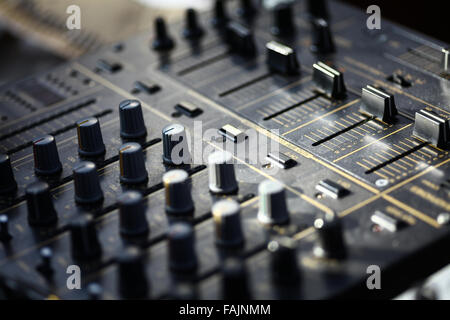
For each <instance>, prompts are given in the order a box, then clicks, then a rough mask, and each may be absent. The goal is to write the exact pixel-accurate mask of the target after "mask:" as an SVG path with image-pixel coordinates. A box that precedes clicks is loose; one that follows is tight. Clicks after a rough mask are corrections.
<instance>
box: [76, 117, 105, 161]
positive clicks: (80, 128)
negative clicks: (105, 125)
mask: <svg viewBox="0 0 450 320" xmlns="http://www.w3.org/2000/svg"><path fill="white" fill-rule="evenodd" d="M77 134H78V153H79V154H80V155H81V156H84V157H98V156H101V155H103V154H105V152H106V149H105V144H104V143H103V137H102V132H101V130H100V123H99V121H98V119H97V118H95V117H91V118H87V119H83V120H80V121H78V122H77Z"/></svg>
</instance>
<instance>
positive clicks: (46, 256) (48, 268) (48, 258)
mask: <svg viewBox="0 0 450 320" xmlns="http://www.w3.org/2000/svg"><path fill="white" fill-rule="evenodd" d="M39 255H40V256H41V262H40V264H39V265H38V266H37V270H38V271H39V272H40V273H42V274H43V275H44V276H51V275H52V274H53V272H54V270H53V267H52V257H53V251H52V249H50V248H49V247H43V248H42V249H41V250H40V251H39Z"/></svg>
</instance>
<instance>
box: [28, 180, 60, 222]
mask: <svg viewBox="0 0 450 320" xmlns="http://www.w3.org/2000/svg"><path fill="white" fill-rule="evenodd" d="M25 193H26V199H27V208H28V222H29V224H30V225H31V226H37V227H44V226H49V225H52V224H54V223H56V221H57V220H58V216H57V213H56V210H55V207H54V206H53V201H52V198H51V195H50V188H49V186H48V184H47V183H46V182H41V181H39V182H35V183H33V184H31V185H29V186H27V188H26V191H25Z"/></svg>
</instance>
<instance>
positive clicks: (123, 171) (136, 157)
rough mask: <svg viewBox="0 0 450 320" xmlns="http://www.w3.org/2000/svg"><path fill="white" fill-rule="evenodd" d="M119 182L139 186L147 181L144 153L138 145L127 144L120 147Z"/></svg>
mask: <svg viewBox="0 0 450 320" xmlns="http://www.w3.org/2000/svg"><path fill="white" fill-rule="evenodd" d="M119 162H120V182H122V183H125V184H140V183H145V182H147V180H148V173H147V169H146V168H145V160H144V152H143V151H142V147H141V145H140V144H139V143H136V142H129V143H125V144H123V145H122V147H120V150H119Z"/></svg>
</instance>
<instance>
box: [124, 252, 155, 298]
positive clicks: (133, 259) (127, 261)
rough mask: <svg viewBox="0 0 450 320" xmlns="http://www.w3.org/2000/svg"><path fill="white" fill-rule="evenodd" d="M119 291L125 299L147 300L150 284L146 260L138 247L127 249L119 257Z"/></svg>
mask: <svg viewBox="0 0 450 320" xmlns="http://www.w3.org/2000/svg"><path fill="white" fill-rule="evenodd" d="M117 260H118V264H119V266H118V273H119V277H118V278H119V291H120V294H121V296H122V297H123V298H125V299H144V298H147V294H148V289H149V284H148V279H147V274H146V272H145V264H144V258H143V257H142V255H141V253H140V252H139V249H138V248H136V247H127V248H125V249H124V251H123V252H121V254H120V255H119V257H118V259H117Z"/></svg>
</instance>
